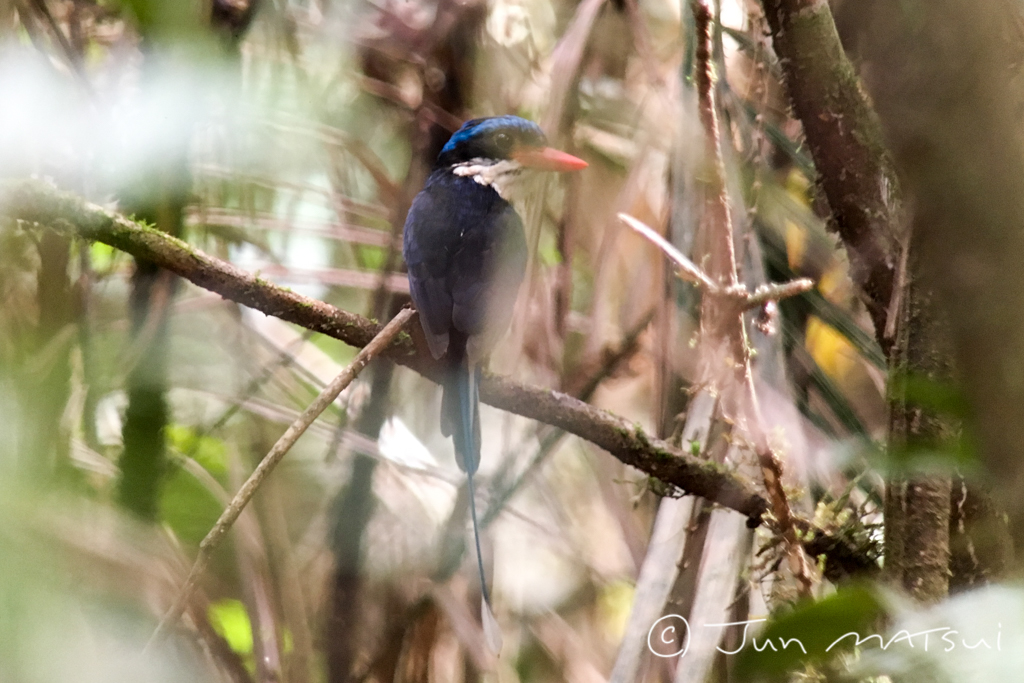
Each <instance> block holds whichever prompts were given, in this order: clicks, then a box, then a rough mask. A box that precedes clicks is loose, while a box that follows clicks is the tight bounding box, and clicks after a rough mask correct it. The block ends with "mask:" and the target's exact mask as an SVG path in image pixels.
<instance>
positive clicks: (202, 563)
mask: <svg viewBox="0 0 1024 683" xmlns="http://www.w3.org/2000/svg"><path fill="white" fill-rule="evenodd" d="M412 317H413V311H412V309H408V308H407V309H404V310H402V311H401V312H400V313H399V314H398V315H396V316H395V317H394V318H393V319H392V320H391V322H389V323H388V324H387V325H385V326H384V329H382V330H381V331H380V333H379V334H377V335H376V336H375V337H374V338H373V339H372V340H371V341H370V343H369V344H367V345H366V346H365V347H363V349H362V350H361V351H360V352H359V353H358V354H357V355H356V357H355V358H354V359H353V360H352V362H351V363H349V364H348V366H346V367H345V369H344V370H342V371H341V374H339V375H338V376H337V377H335V378H334V380H333V381H332V382H331V383H330V384H328V385H327V386H326V387H324V390H323V391H321V392H320V394H319V395H318V396H317V397H316V398H315V399H314V400H313V402H312V403H311V404H309V406H308V407H307V408H306V409H305V410H304V411H302V414H301V415H299V416H298V417H297V418H295V421H294V422H292V424H291V425H290V426H289V427H288V429H287V430H285V432H284V434H282V435H281V438H279V439H278V440H277V442H276V443H275V444H274V445H273V447H272V448H271V449H270V452H269V453H267V454H266V456H264V458H263V460H261V461H260V464H259V465H258V466H257V467H256V469H255V470H253V472H252V474H250V475H249V478H248V479H246V480H245V483H244V484H242V487H241V488H240V489H238V492H237V493H236V494H235V497H234V498H232V499H231V502H230V503H229V504H228V506H227V507H226V508H224V512H222V513H221V515H220V519H218V520H217V523H216V524H214V525H213V528H212V529H210V531H209V533H207V534H206V537H205V538H203V540H202V542H201V543H200V544H199V554H198V555H197V556H196V559H195V562H194V563H193V564H192V569H191V570H189V573H188V577H187V578H186V579H185V583H184V585H182V587H181V590H180V591H179V592H178V597H177V598H176V599H175V600H174V604H173V605H171V608H170V609H168V610H167V612H166V613H165V614H164V616H163V618H162V619H161V620H160V623H159V624H158V625H157V628H156V631H154V633H153V636H152V637H151V638H150V639H149V643H148V644H147V648H148V647H149V646H151V645H152V644H154V643H156V642H159V640H160V639H161V638H162V637H163V636H164V635H165V634H166V633H167V629H169V628H170V627H171V626H173V625H174V623H175V622H177V621H178V619H179V618H180V617H181V615H182V613H183V612H184V611H185V608H186V606H188V601H189V599H190V598H191V597H192V593H193V592H194V591H195V588H196V584H198V583H199V579H200V578H201V577H202V575H203V572H205V571H206V567H207V565H209V563H210V558H211V557H212V556H213V552H214V550H216V549H217V547H218V546H219V545H220V542H221V541H222V540H223V539H224V536H225V535H226V534H227V533H228V531H229V530H230V529H231V527H232V526H233V525H234V523H235V521H236V520H237V519H238V516H239V515H241V514H242V510H244V509H245V506H246V505H248V504H249V501H250V500H252V497H253V495H255V493H256V490H257V489H258V488H259V487H260V484H262V483H263V480H264V479H266V478H267V476H268V475H269V474H270V473H271V472H272V471H273V470H274V468H275V467H276V466H277V464H278V463H279V462H281V459H282V458H284V456H285V454H287V453H288V451H290V450H291V448H292V446H294V445H295V442H296V441H298V440H299V437H300V436H302V435H303V434H304V433H305V432H306V430H307V429H308V428H309V426H310V425H311V424H313V422H314V421H315V420H316V418H318V417H319V416H320V413H322V412H324V410H326V409H327V406H329V405H331V404H332V403H334V400H335V399H336V398H338V395H339V394H340V393H341V392H342V391H344V389H345V387H347V386H348V385H350V384H351V383H352V381H353V380H355V378H356V377H357V376H358V375H359V373H360V372H361V371H362V370H363V368H365V367H366V366H367V365H368V364H369V363H370V361H371V360H373V359H374V357H376V356H377V355H378V354H380V352H381V351H383V350H384V349H385V348H387V346H388V344H390V343H391V340H392V339H394V338H395V335H397V334H398V333H399V332H401V330H402V328H403V327H405V325H406V323H408V322H409V320H410V319H411V318H412Z"/></svg>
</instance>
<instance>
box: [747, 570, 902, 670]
mask: <svg viewBox="0 0 1024 683" xmlns="http://www.w3.org/2000/svg"><path fill="white" fill-rule="evenodd" d="M884 614H885V609H884V607H883V605H882V602H881V600H880V598H879V595H878V593H877V591H876V590H875V589H873V588H871V587H870V586H867V585H852V586H848V587H845V588H842V589H840V590H839V591H838V592H836V593H834V594H833V595H830V596H828V597H826V598H824V599H822V600H818V601H817V602H811V603H806V602H805V603H802V604H798V605H797V606H796V607H795V608H794V609H793V610H792V611H790V612H787V613H785V614H780V615H778V616H776V617H774V618H772V619H771V620H770V621H769V622H768V624H767V626H766V627H765V628H764V630H763V631H762V632H761V634H760V636H754V640H753V643H752V644H748V645H747V646H746V647H744V648H743V649H742V650H741V651H740V653H739V654H738V655H737V657H736V668H735V670H734V671H735V673H736V677H737V679H739V680H744V681H748V680H760V679H764V678H780V677H782V675H783V674H785V673H787V672H790V671H794V670H795V669H797V668H799V667H801V666H803V665H805V664H810V663H815V662H822V661H825V660H827V659H829V658H830V657H834V656H835V655H836V654H838V653H840V652H849V651H851V650H853V649H854V647H855V646H856V645H857V642H858V639H859V640H860V641H861V642H862V643H863V642H864V639H865V638H867V637H869V636H871V635H872V634H873V633H875V632H876V629H878V628H879V627H880V626H879V619H880V617H882V616H884ZM849 634H856V635H857V637H856V638H855V637H854V636H852V635H851V636H849V637H846V638H844V637H843V636H844V635H849ZM840 639H841V640H840ZM766 641H769V642H771V644H772V645H768V644H767V642H766ZM877 641H878V639H877V638H872V639H871V640H870V641H867V642H868V643H872V644H874V643H876V642H877ZM787 645H788V646H787ZM801 645H802V648H801V647H800V646H801ZM762 646H763V647H762ZM759 647H761V648H762V651H760V652H758V650H757V648H759ZM773 647H774V648H777V651H776V650H774V649H773ZM805 651H806V653H805Z"/></svg>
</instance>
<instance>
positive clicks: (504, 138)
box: [494, 133, 512, 152]
mask: <svg viewBox="0 0 1024 683" xmlns="http://www.w3.org/2000/svg"><path fill="white" fill-rule="evenodd" d="M494 144H495V145H497V146H498V149H500V150H501V151H502V152H507V151H509V149H511V148H512V138H511V137H509V134H508V133H498V134H497V135H495V136H494Z"/></svg>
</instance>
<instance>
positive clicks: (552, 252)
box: [537, 230, 562, 266]
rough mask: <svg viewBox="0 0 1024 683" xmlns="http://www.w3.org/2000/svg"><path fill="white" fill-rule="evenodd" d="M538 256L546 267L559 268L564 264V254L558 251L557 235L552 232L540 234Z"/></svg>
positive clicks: (544, 231)
mask: <svg viewBox="0 0 1024 683" xmlns="http://www.w3.org/2000/svg"><path fill="white" fill-rule="evenodd" d="M537 256H538V257H539V260H540V262H541V263H542V264H543V265H545V266H557V265H558V264H559V263H561V262H562V254H561V253H559V251H558V243H557V242H556V241H555V235H554V233H553V232H551V231H550V230H543V231H541V234H540V243H539V244H538V245H537Z"/></svg>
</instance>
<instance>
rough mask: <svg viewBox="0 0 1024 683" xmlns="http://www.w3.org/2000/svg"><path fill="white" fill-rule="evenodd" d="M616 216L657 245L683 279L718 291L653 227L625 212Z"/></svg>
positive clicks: (699, 270)
mask: <svg viewBox="0 0 1024 683" xmlns="http://www.w3.org/2000/svg"><path fill="white" fill-rule="evenodd" d="M618 216H619V220H620V221H622V222H623V223H625V224H626V225H628V226H629V227H630V228H632V229H633V230H635V231H636V232H638V233H640V234H641V235H643V236H644V237H646V238H647V239H648V240H649V241H650V242H651V244H653V245H654V246H656V247H658V249H661V251H662V252H663V253H664V254H665V256H667V257H668V258H669V260H670V261H672V263H674V264H676V266H678V268H679V275H680V277H682V278H683V279H684V280H689V281H690V282H696V283H697V284H699V285H700V286H701V287H703V288H704V290H705V291H707V292H717V291H718V285H717V284H715V283H714V282H713V281H712V280H711V278H709V277H708V276H707V275H705V274H704V271H703V270H701V269H700V268H698V267H697V265H696V264H695V263H694V262H693V261H691V260H690V259H688V258H686V257H685V256H683V254H682V252H681V251H679V250H678V249H676V248H675V247H674V246H672V243H671V242H669V241H668V240H666V239H665V238H664V237H662V236H661V235H659V234H658V233H657V232H656V231H655V230H654V229H653V228H651V227H649V226H647V225H645V224H644V223H642V222H640V221H638V220H637V219H635V218H633V217H632V216H630V215H629V214H627V213H620V214H619V215H618Z"/></svg>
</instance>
